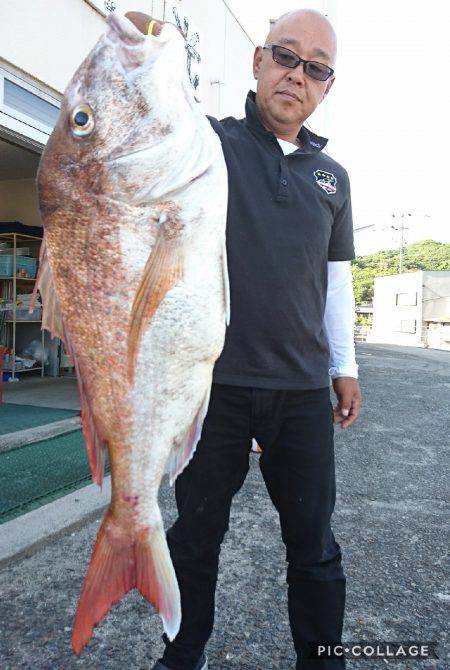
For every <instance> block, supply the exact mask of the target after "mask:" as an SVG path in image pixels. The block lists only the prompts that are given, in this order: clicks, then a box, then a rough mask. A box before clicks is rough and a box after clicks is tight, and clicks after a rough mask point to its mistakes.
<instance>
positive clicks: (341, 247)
mask: <svg viewBox="0 0 450 670" xmlns="http://www.w3.org/2000/svg"><path fill="white" fill-rule="evenodd" d="M344 184H345V198H344V202H343V204H342V205H341V207H340V209H338V211H337V213H336V216H335V218H334V221H333V227H332V229H331V236H330V241H329V243H328V260H329V261H350V260H352V259H353V258H355V246H354V240H353V216H352V199H351V193H350V180H349V178H348V174H347V173H346V172H345V182H344Z"/></svg>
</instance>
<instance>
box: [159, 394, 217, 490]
mask: <svg viewBox="0 0 450 670" xmlns="http://www.w3.org/2000/svg"><path fill="white" fill-rule="evenodd" d="M210 395H211V385H210V386H209V388H208V390H207V392H206V394H205V396H204V398H203V399H202V402H201V403H200V407H199V408H198V410H197V413H196V415H195V417H194V420H193V422H192V423H191V425H190V426H189V428H188V429H187V431H186V433H185V435H184V436H183V438H182V440H181V444H180V445H179V446H176V447H174V448H173V449H172V451H171V453H170V456H169V458H168V461H167V465H166V469H165V471H166V472H168V473H169V484H170V486H173V483H174V481H175V480H176V478H177V477H178V475H180V474H181V473H182V472H183V470H184V468H185V467H186V466H187V465H188V463H189V461H190V460H191V459H192V457H193V456H194V454H195V450H196V448H197V444H198V442H199V440H200V437H201V434H202V427H203V421H204V420H205V416H206V413H207V411H208V405H209V398H210Z"/></svg>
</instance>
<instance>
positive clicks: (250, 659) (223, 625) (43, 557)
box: [0, 344, 450, 670]
mask: <svg viewBox="0 0 450 670" xmlns="http://www.w3.org/2000/svg"><path fill="white" fill-rule="evenodd" d="M357 357H358V362H359V364H360V382H361V387H362V391H363V397H364V403H363V411H362V415H361V418H360V420H359V422H358V423H357V424H356V425H354V426H353V427H352V428H350V429H348V430H341V429H340V428H338V427H336V429H335V437H336V468H337V489H338V496H337V502H336V510H335V515H334V524H333V528H334V532H335V535H336V538H337V540H338V542H339V543H340V545H341V547H342V550H343V556H344V567H345V571H346V574H347V589H348V590H347V612H346V622H345V636H344V638H345V641H347V642H348V643H352V642H355V643H356V642H359V641H362V640H364V641H367V642H370V643H373V642H383V641H386V642H406V641H417V642H419V641H421V642H429V641H436V642H438V653H439V656H440V660H439V661H426V662H418V661H408V662H405V661H386V660H384V661H383V660H377V661H375V660H355V661H350V662H349V663H348V668H349V669H353V668H355V669H361V670H373V669H375V670H376V669H377V668H384V667H386V666H390V667H393V668H395V669H396V670H407V669H408V670H413V669H415V668H421V669H422V670H437V669H438V670H443V669H444V668H450V661H449V660H448V659H447V661H446V660H444V655H445V634H446V629H447V625H448V609H447V608H448V603H449V601H450V589H449V588H448V585H447V586H446V585H445V567H444V565H445V564H444V560H445V551H446V544H447V543H446V535H445V524H446V521H448V518H449V514H448V512H449V505H448V502H447V503H446V501H445V485H446V474H445V466H446V464H447V462H448V435H449V434H450V430H449V425H448V418H449V416H450V412H449V409H450V407H449V395H450V394H449V390H450V353H449V352H443V351H436V350H433V351H426V350H419V349H411V348H406V347H389V346H383V345H375V344H360V345H358V349H357ZM445 422H447V425H445ZM251 459H252V467H251V470H250V472H249V475H248V478H247V480H246V482H245V484H244V486H243V488H242V489H241V491H240V492H239V494H238V495H237V496H236V498H235V501H234V505H233V510H232V518H231V522H230V530H229V532H228V534H227V536H226V540H225V542H224V545H223V549H222V554H221V567H220V574H219V585H218V591H217V607H216V609H217V612H216V623H215V630H214V633H213V635H212V637H211V639H210V642H209V644H208V648H207V653H208V656H209V659H210V668H211V670H233V669H234V670H293V668H294V667H295V655H294V650H293V646H292V641H291V637H290V631H289V626H288V619H287V604H286V584H285V550H284V546H283V544H282V542H281V539H280V533H279V525H278V519H277V516H276V513H275V511H274V509H273V508H272V505H271V502H270V500H269V498H268V495H267V493H266V491H265V488H264V483H263V480H262V477H261V475H260V472H259V468H258V462H257V459H258V457H257V456H255V455H252V456H251ZM447 481H448V479H447ZM161 500H162V507H163V516H164V518H165V522H166V526H168V525H170V524H171V523H172V521H173V520H174V518H175V506H174V500H173V490H172V489H169V487H168V484H167V483H166V482H165V483H164V485H163V490H162V495H161ZM98 525H99V523H98V521H97V522H94V523H90V524H88V525H86V526H85V527H83V528H82V529H81V530H78V531H77V532H76V533H71V534H67V535H65V536H62V537H60V538H59V539H57V540H56V541H53V542H52V543H50V544H48V545H46V546H44V547H43V548H41V550H40V551H39V552H38V553H36V554H34V555H33V556H32V557H30V558H27V559H24V560H22V561H20V562H18V563H16V564H14V565H10V566H8V567H7V568H5V569H4V570H3V571H2V572H1V573H0V669H1V670H16V668H33V669H34V670H47V669H49V670H50V669H52V670H53V669H55V670H56V669H58V670H70V669H76V668H92V669H95V670H116V669H117V670H119V669H120V670H122V669H123V668H124V667H125V668H129V669H130V670H144V669H148V668H151V667H152V663H153V661H154V660H155V659H156V658H158V656H159V655H160V653H161V651H162V648H163V643H162V641H161V634H162V624H161V622H160V619H159V617H158V616H157V615H156V614H155V613H154V612H152V609H151V607H150V606H149V605H148V603H147V602H146V601H144V600H143V599H142V598H141V597H140V596H139V594H137V593H136V592H133V593H130V594H128V596H126V598H124V599H123V600H122V601H121V602H120V603H119V604H118V605H117V606H116V607H114V609H113V610H112V611H111V612H110V613H109V614H108V615H107V617H106V619H105V620H104V621H103V622H102V623H101V624H100V625H99V626H98V627H97V628H96V630H95V632H94V636H93V638H92V640H91V643H90V645H89V647H88V648H87V650H85V651H84V652H83V654H82V657H81V658H80V659H77V658H76V657H75V656H74V655H73V653H72V651H71V648H70V631H71V624H72V619H73V615H74V610H75V607H76V603H77V599H78V595H79V591H80V587H81V582H82V579H83V577H84V573H85V570H86V567H87V562H88V557H89V554H90V552H91V549H92V546H93V541H94V538H95V535H96V531H97V529H98ZM0 532H1V526H0ZM447 651H448V648H447Z"/></svg>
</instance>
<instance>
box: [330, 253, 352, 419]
mask: <svg viewBox="0 0 450 670" xmlns="http://www.w3.org/2000/svg"><path fill="white" fill-rule="evenodd" d="M354 321H355V297H354V294H353V286H352V273H351V267H350V261H328V291H327V299H326V305H325V314H324V331H325V334H326V337H327V339H328V343H329V347H330V369H329V374H330V376H331V378H332V380H333V382H332V383H333V388H334V391H335V393H336V396H337V399H338V403H337V404H336V405H335V407H333V410H334V421H335V423H340V424H341V427H342V428H347V427H348V426H350V425H351V424H352V423H353V422H354V421H356V419H357V418H358V416H359V411H360V406H361V391H360V388H359V384H358V381H357V377H358V365H357V363H356V359H355V343H354Z"/></svg>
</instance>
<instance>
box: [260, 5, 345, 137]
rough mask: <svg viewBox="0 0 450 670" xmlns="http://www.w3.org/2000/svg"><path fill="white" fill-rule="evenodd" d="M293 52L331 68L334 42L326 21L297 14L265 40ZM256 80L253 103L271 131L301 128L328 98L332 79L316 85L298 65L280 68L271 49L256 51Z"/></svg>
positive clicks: (282, 22) (317, 82)
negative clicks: (274, 129)
mask: <svg viewBox="0 0 450 670" xmlns="http://www.w3.org/2000/svg"><path fill="white" fill-rule="evenodd" d="M266 43H270V44H278V45H280V46H284V47H286V48H287V49H290V50H291V51H293V52H295V53H296V54H297V55H298V56H301V58H304V59H305V60H314V61H318V62H320V63H324V64H325V65H328V66H329V67H331V68H332V67H333V65H334V59H335V50H336V44H335V38H334V35H333V32H332V30H331V29H330V27H329V25H328V24H327V23H326V21H325V20H324V19H323V18H322V17H320V16H317V15H313V14H312V15H311V14H307V13H306V14H300V15H297V16H296V15H294V16H291V17H287V18H286V19H285V20H281V21H280V22H279V25H277V26H275V27H274V29H273V31H272V33H271V34H270V35H269V37H268V38H267V42H266ZM253 74H254V76H255V79H257V82H258V83H257V87H256V102H257V106H258V110H259V112H260V115H261V116H262V120H263V121H264V122H265V123H266V124H267V125H268V126H269V127H270V128H277V129H280V128H283V127H286V128H289V127H294V126H300V125H301V124H302V123H303V122H304V121H305V120H306V119H307V118H308V117H309V116H310V115H311V114H312V113H313V111H314V110H315V109H316V107H317V105H318V104H320V103H321V102H322V100H323V99H324V98H325V96H326V95H327V93H328V91H329V90H330V88H331V86H332V85H333V82H334V76H332V77H330V78H329V79H327V81H319V80H317V79H313V78H312V77H310V76H308V75H306V74H305V73H304V71H303V64H302V63H301V64H300V65H298V66H297V67H296V68H295V69H291V68H287V67H284V66H283V65H279V64H278V63H276V62H275V61H274V60H273V58H272V51H271V50H270V49H262V48H261V47H257V48H256V51H255V56H254V62H253Z"/></svg>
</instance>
